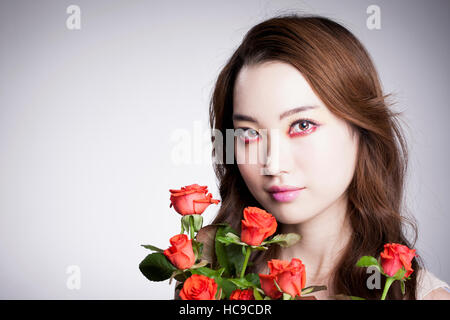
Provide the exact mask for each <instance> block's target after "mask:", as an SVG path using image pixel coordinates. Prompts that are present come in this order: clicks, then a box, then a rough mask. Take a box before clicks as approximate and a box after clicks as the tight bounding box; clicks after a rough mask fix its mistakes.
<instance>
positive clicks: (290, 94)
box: [233, 61, 358, 224]
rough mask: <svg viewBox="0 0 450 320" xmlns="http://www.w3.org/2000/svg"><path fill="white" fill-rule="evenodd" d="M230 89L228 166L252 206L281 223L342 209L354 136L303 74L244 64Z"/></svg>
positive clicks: (351, 168) (354, 148) (283, 65)
mask: <svg viewBox="0 0 450 320" xmlns="http://www.w3.org/2000/svg"><path fill="white" fill-rule="evenodd" d="M234 89H235V90H234V97H233V104H234V110H233V123H234V128H235V130H236V129H241V130H238V131H237V132H238V133H239V132H240V134H238V135H237V137H236V140H235V141H236V143H235V155H236V161H237V163H238V167H239V171H240V173H241V175H242V177H243V179H244V180H245V183H246V184H247V187H248V188H249V190H250V192H251V193H252V194H253V196H254V197H255V198H256V200H258V202H259V203H260V204H261V205H263V206H264V208H265V209H266V210H267V211H268V212H270V213H272V214H273V215H274V216H275V217H276V218H277V220H278V221H280V222H282V223H284V224H297V223H302V222H305V221H307V220H309V219H311V218H313V217H315V216H317V215H319V214H321V213H322V212H324V211H325V210H326V209H328V208H331V207H332V206H334V205H337V204H339V203H344V202H345V203H346V201H347V198H346V192H345V191H346V189H347V187H348V185H349V184H350V182H351V180H352V177H353V173H354V170H355V164H356V157H357V146H358V137H357V134H355V135H353V134H352V130H351V128H350V126H349V125H348V124H347V123H346V122H345V121H344V120H342V119H340V118H338V117H336V116H335V115H334V114H332V113H331V112H330V111H329V110H328V108H327V107H326V106H325V105H324V103H323V102H322V101H321V100H320V99H319V97H318V96H317V95H316V94H315V93H314V92H313V90H312V89H311V87H310V86H309V84H308V82H307V81H306V80H305V78H304V77H303V75H302V74H301V73H300V72H299V71H298V70H297V69H296V68H295V67H293V66H291V65H290V64H287V63H283V62H277V61H273V62H265V63H262V64H258V65H253V66H245V67H243V68H242V69H241V71H240V72H239V74H238V76H237V79H236V84H235V88H234ZM301 107H303V108H301ZM264 147H266V152H264ZM255 159H257V160H255Z"/></svg>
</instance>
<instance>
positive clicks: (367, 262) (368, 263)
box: [356, 256, 386, 275]
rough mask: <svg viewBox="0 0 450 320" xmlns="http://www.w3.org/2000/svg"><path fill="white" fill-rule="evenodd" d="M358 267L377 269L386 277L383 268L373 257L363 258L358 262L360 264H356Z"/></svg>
mask: <svg viewBox="0 0 450 320" xmlns="http://www.w3.org/2000/svg"><path fill="white" fill-rule="evenodd" d="M356 266H357V267H375V268H377V270H378V271H379V272H380V273H381V274H383V275H386V274H385V273H384V272H383V268H382V267H381V265H380V262H379V261H378V260H377V259H375V258H374V257H372V256H363V257H361V258H360V259H359V260H358V262H357V263H356Z"/></svg>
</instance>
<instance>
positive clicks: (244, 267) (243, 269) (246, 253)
mask: <svg viewBox="0 0 450 320" xmlns="http://www.w3.org/2000/svg"><path fill="white" fill-rule="evenodd" d="M251 252H252V248H250V247H247V248H246V251H245V260H244V265H243V266H242V271H241V279H242V278H243V277H244V275H245V269H246V268H247V263H248V258H250V253H251Z"/></svg>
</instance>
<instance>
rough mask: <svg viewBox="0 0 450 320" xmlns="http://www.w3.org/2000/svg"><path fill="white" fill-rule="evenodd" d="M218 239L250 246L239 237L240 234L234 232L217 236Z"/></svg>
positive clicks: (226, 242) (223, 241)
mask: <svg viewBox="0 0 450 320" xmlns="http://www.w3.org/2000/svg"><path fill="white" fill-rule="evenodd" d="M216 239H217V240H219V241H220V242H222V243H224V244H231V243H234V244H238V245H240V246H248V245H247V244H246V243H245V242H242V241H241V238H239V236H238V235H236V234H234V233H232V232H228V233H227V234H226V235H225V236H218V237H217V236H216Z"/></svg>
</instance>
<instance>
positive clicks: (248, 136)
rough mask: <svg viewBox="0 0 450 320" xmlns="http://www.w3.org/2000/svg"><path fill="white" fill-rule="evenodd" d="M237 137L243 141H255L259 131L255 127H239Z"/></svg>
mask: <svg viewBox="0 0 450 320" xmlns="http://www.w3.org/2000/svg"><path fill="white" fill-rule="evenodd" d="M239 138H240V139H241V140H243V141H244V142H245V143H249V142H253V141H257V140H258V139H259V133H258V131H257V130H255V129H250V128H248V129H241V132H240V133H239Z"/></svg>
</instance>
